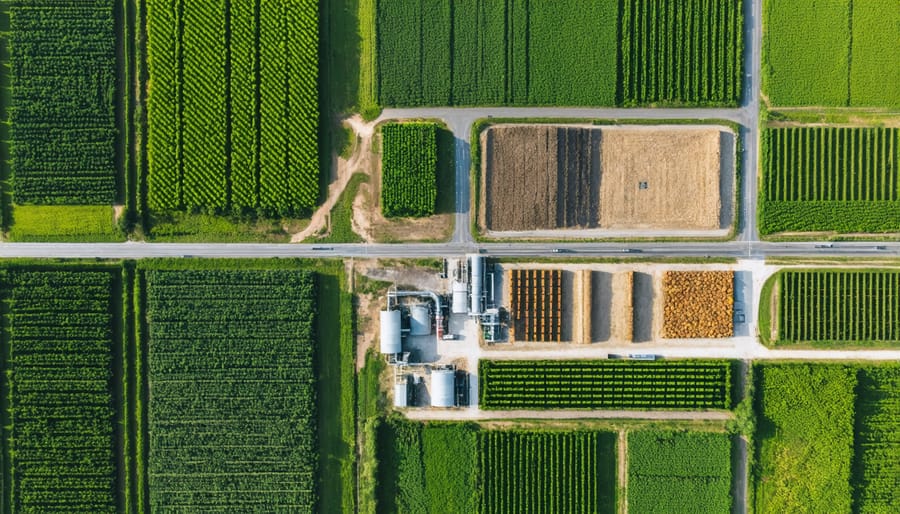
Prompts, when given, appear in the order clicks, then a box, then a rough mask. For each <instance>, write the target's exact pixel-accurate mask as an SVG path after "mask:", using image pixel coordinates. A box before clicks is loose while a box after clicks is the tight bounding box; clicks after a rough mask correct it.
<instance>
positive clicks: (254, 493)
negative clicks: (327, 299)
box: [145, 270, 318, 512]
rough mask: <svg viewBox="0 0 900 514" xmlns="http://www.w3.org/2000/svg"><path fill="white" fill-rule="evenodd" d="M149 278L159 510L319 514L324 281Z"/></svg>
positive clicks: (238, 274)
mask: <svg viewBox="0 0 900 514" xmlns="http://www.w3.org/2000/svg"><path fill="white" fill-rule="evenodd" d="M145 273H146V281H147V289H146V299H147V320H148V322H149V356H148V359H149V362H148V364H149V369H150V376H149V383H150V389H151V391H152V399H151V402H150V412H149V419H150V434H151V435H150V452H151V455H153V458H152V459H150V469H149V483H150V502H151V506H152V507H153V510H154V511H156V510H167V509H169V508H173V507H174V506H176V505H178V506H184V505H187V504H190V505H194V506H196V507H198V508H199V507H201V506H204V507H205V506H210V505H220V506H223V507H224V506H229V507H230V508H238V507H241V508H246V509H250V508H258V507H259V506H260V505H263V506H266V507H267V508H270V509H275V510H283V509H289V510H291V511H294V512H311V511H313V510H314V508H315V505H316V494H315V490H316V470H317V468H318V464H317V455H318V453H317V450H316V407H315V388H314V384H315V376H314V373H313V357H314V342H315V331H314V329H315V317H316V306H315V298H316V284H315V275H314V274H312V273H309V272H305V271H294V270H229V271H225V270H193V271H190V270H178V271H164V270H148V271H146V272H145ZM260 471H265V473H260Z"/></svg>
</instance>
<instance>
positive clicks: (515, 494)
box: [478, 430, 615, 514]
mask: <svg viewBox="0 0 900 514" xmlns="http://www.w3.org/2000/svg"><path fill="white" fill-rule="evenodd" d="M614 448H615V436H614V435H613V434H611V433H604V432H587V431H585V432H530V431H501V430H487V431H481V432H478V456H479V474H480V477H479V478H480V479H479V483H480V484H481V487H482V491H481V495H480V496H481V505H480V512H482V513H484V514H490V513H512V512H567V513H591V512H606V509H607V508H608V505H610V504H611V503H612V502H611V500H612V498H613V496H614V494H615V493H614V491H615V489H614V476H615V475H614V470H615V452H614Z"/></svg>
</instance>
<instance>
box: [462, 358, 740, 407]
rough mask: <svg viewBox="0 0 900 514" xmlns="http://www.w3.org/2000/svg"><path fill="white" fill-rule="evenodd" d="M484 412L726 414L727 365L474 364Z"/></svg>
mask: <svg viewBox="0 0 900 514" xmlns="http://www.w3.org/2000/svg"><path fill="white" fill-rule="evenodd" d="M478 369H479V376H480V387H479V389H478V393H479V396H480V399H479V404H480V405H481V407H482V408H484V409H727V408H730V407H731V363H730V362H728V361H718V360H703V361H677V360H676V361H653V362H645V361H607V360H594V361H591V360H584V361H491V360H481V361H479V363H478Z"/></svg>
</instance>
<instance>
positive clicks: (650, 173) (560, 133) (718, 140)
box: [479, 125, 734, 237]
mask: <svg viewBox="0 0 900 514" xmlns="http://www.w3.org/2000/svg"><path fill="white" fill-rule="evenodd" d="M481 146H482V150H481V156H482V163H481V165H482V169H481V189H480V190H481V191H482V198H480V199H479V201H480V204H479V207H480V211H479V216H480V220H479V224H480V227H481V228H482V229H483V230H487V231H490V232H491V233H492V235H498V236H500V235H502V233H503V232H505V231H520V232H521V231H524V232H522V233H526V234H527V233H528V232H527V231H529V230H541V229H544V230H553V229H573V228H577V229H603V230H614V231H615V230H618V231H623V230H630V231H632V233H633V234H635V235H639V232H637V231H639V230H649V231H665V230H672V231H676V230H693V231H703V230H706V231H718V230H722V229H724V228H727V227H728V226H729V225H730V224H731V219H730V217H731V216H730V213H731V212H732V211H733V208H732V201H733V199H732V196H733V183H734V172H733V169H734V134H733V133H732V132H731V131H730V130H728V129H727V128H725V127H718V126H707V125H702V126H690V125H688V126H686V125H680V126H667V125H652V126H651V125H648V126H609V127H607V126H604V127H602V128H601V127H592V126H562V125H496V126H491V127H489V128H488V129H487V130H485V131H484V132H483V133H482V135H481ZM588 184H589V186H588ZM603 230H594V231H581V232H579V233H580V234H582V236H584V234H593V235H595V236H597V237H602V235H603ZM555 234H556V235H557V237H564V236H565V232H564V231H557V232H555Z"/></svg>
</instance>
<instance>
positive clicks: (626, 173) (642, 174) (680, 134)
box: [600, 127, 721, 230]
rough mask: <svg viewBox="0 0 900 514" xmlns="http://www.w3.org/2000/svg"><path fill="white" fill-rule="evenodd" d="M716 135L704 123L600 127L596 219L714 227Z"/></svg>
mask: <svg viewBox="0 0 900 514" xmlns="http://www.w3.org/2000/svg"><path fill="white" fill-rule="evenodd" d="M720 139H721V138H720V130H719V129H718V128H707V127H700V128H693V127H677V128H675V127H629V128H625V127H621V128H620V127H613V128H609V129H604V131H603V143H602V144H603V146H602V150H601V155H602V170H603V172H602V176H603V180H602V183H601V187H600V209H601V210H600V221H601V225H602V226H604V227H605V228H668V229H701V230H702V229H718V228H719V211H720V209H721V197H720V184H719V175H720V160H719V158H720V154H721V148H720V144H721V143H720Z"/></svg>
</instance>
